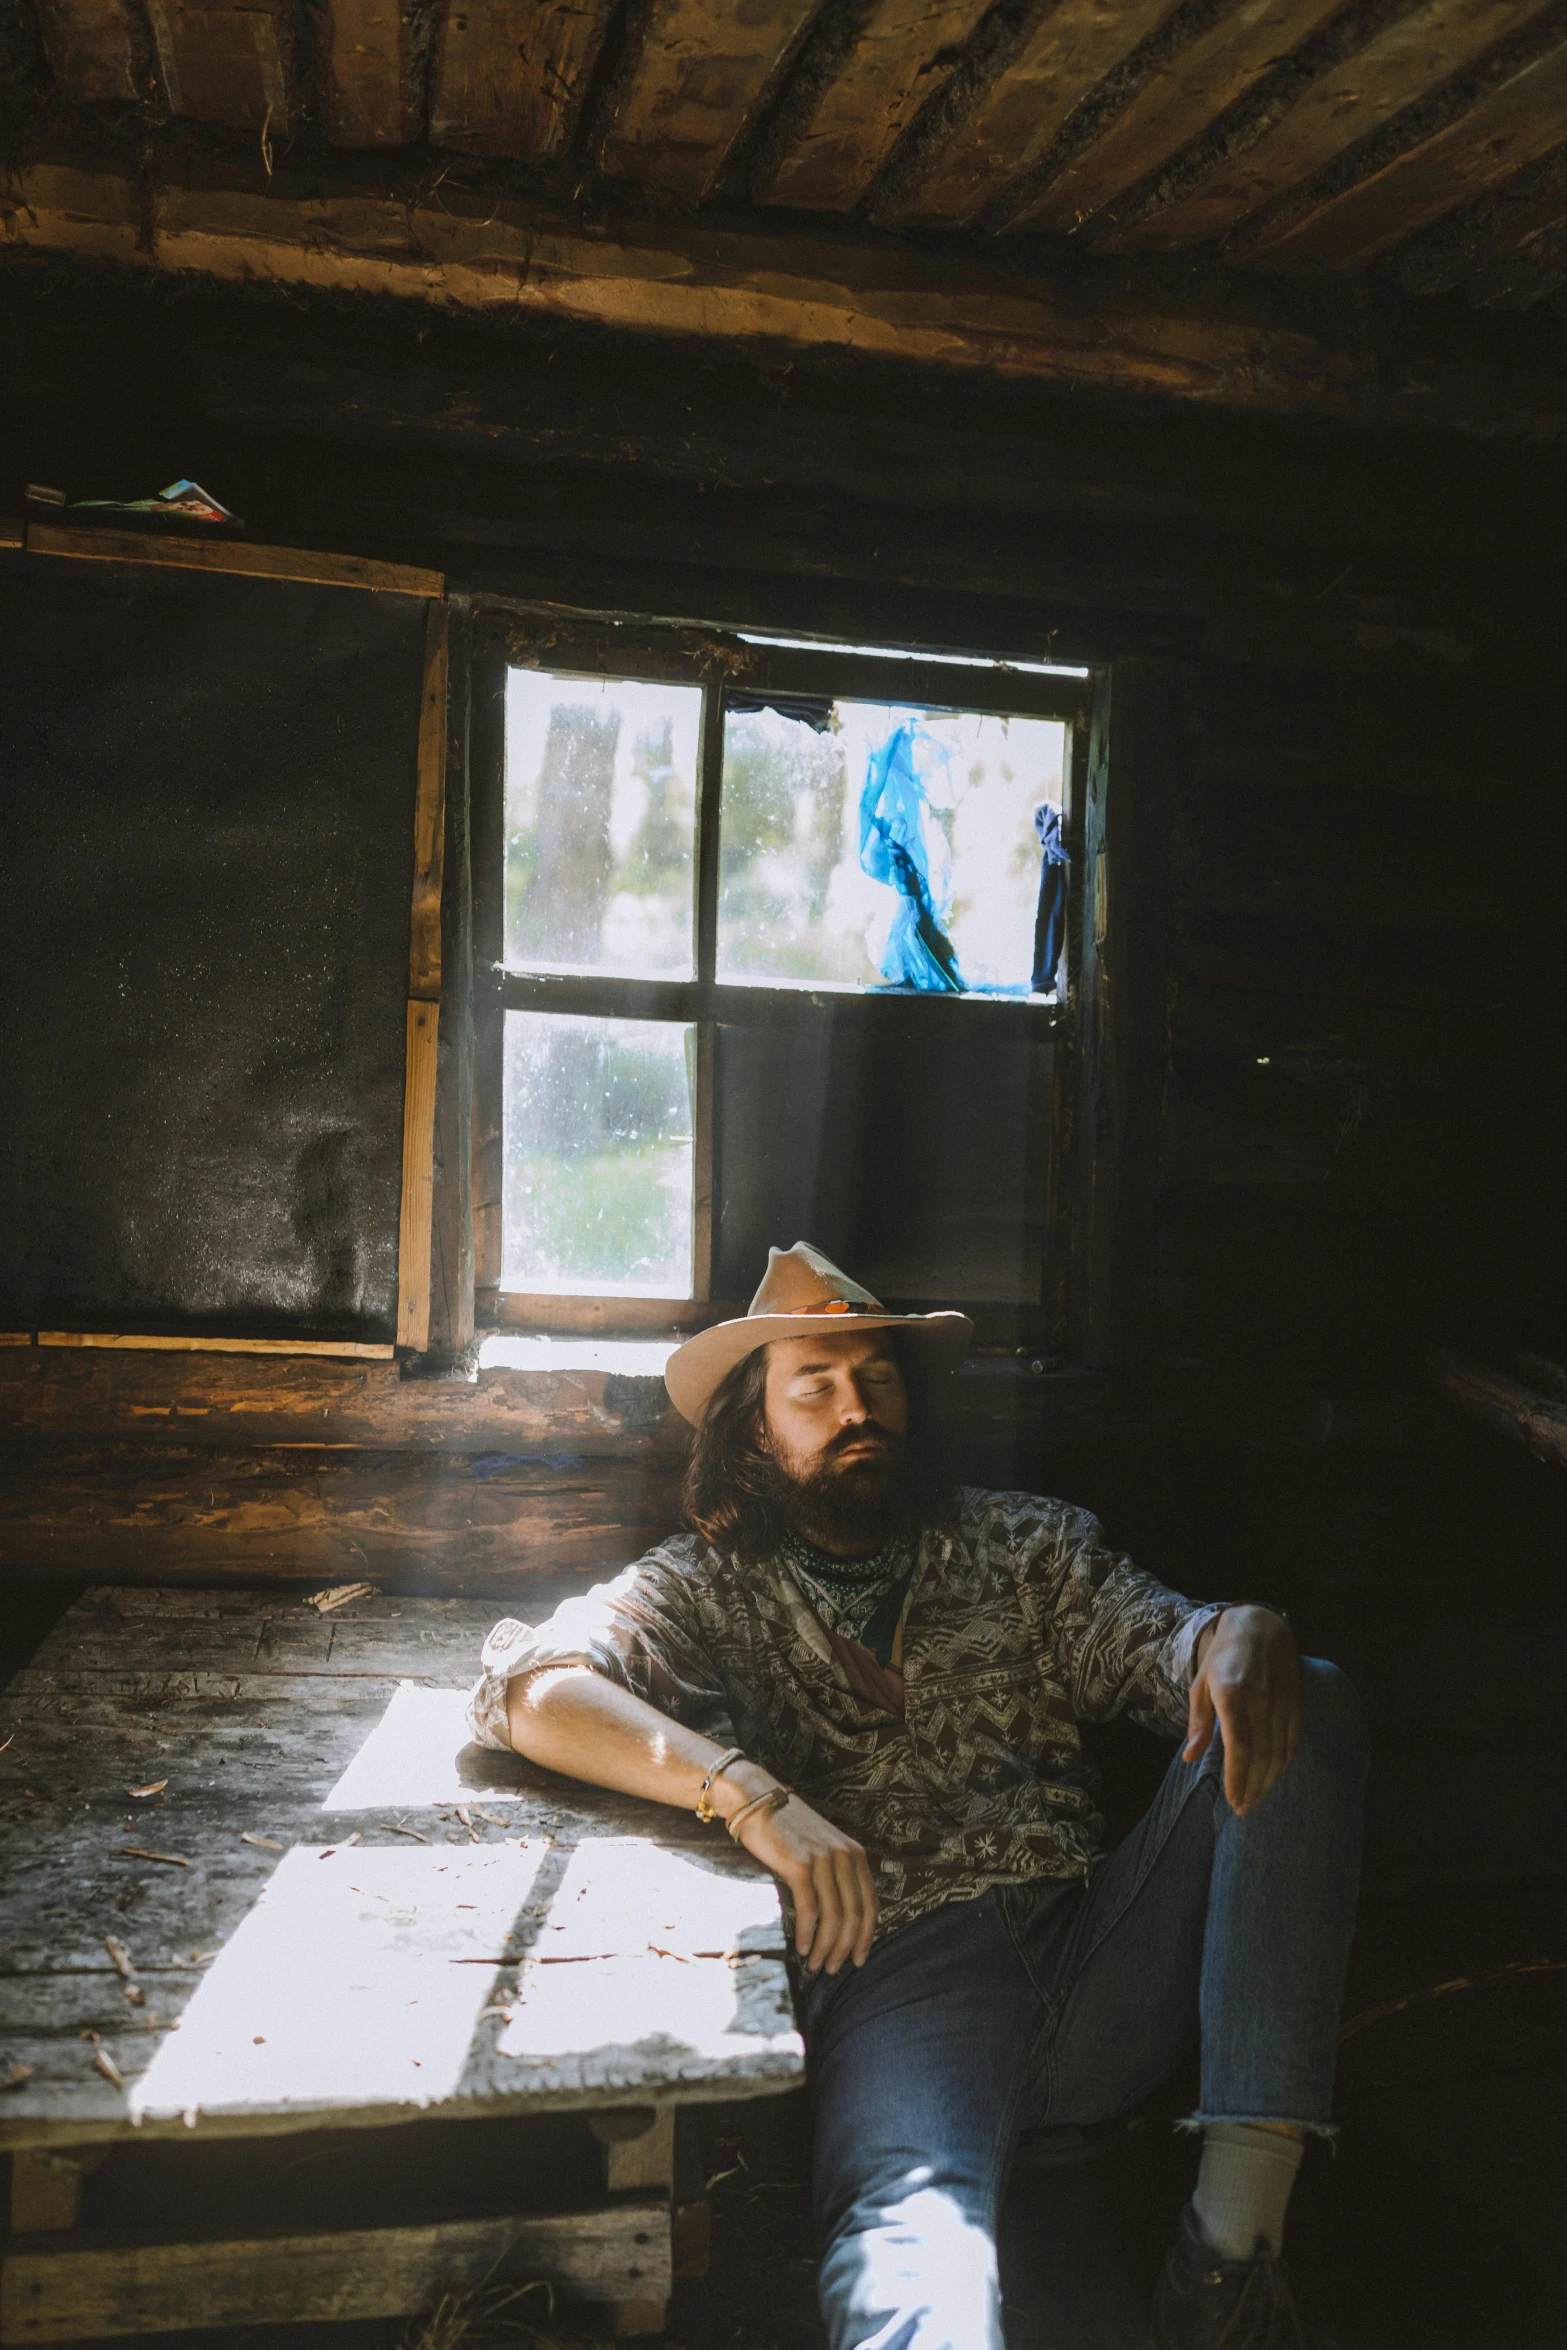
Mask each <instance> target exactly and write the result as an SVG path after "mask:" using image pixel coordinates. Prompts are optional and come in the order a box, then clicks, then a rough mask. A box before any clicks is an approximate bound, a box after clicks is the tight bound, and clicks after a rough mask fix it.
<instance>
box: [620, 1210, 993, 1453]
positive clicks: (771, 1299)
mask: <svg viewBox="0 0 1567 2350" xmlns="http://www.w3.org/2000/svg"><path fill="white" fill-rule="evenodd" d="M851 1315H852V1317H853V1319H854V1321H855V1323H856V1324H857V1326H858V1327H859V1328H860V1329H862V1330H906V1331H907V1332H908V1334H909V1337H910V1338H911V1339H912V1340H914V1341H915V1343H916V1344H918V1345H919V1346H920V1348H921V1349H922V1350H923V1352H924V1353H925V1355H926V1356H927V1357H928V1358H929V1360H930V1362H931V1364H932V1366H933V1368H935V1369H937V1370H941V1371H955V1370H956V1369H957V1367H958V1365H959V1363H960V1362H961V1361H962V1360H963V1357H964V1356H965V1355H966V1354H967V1353H968V1349H969V1341H970V1340H971V1339H972V1337H973V1335H974V1325H973V1323H972V1322H971V1321H970V1320H969V1318H968V1316H967V1314H950V1313H948V1314H889V1313H888V1311H887V1309H886V1307H885V1306H884V1305H883V1304H882V1302H881V1300H880V1298H875V1297H872V1295H871V1293H870V1291H869V1290H868V1289H862V1288H861V1287H860V1285H859V1283H858V1282H857V1281H851V1280H850V1279H849V1276H848V1274H847V1273H840V1272H839V1270H838V1267H837V1266H836V1265H835V1264H833V1263H832V1262H831V1260H830V1259H829V1258H827V1257H824V1256H823V1255H822V1253H821V1250H820V1249H816V1248H812V1246H811V1244H810V1242H809V1241H808V1240H797V1241H796V1242H795V1244H794V1246H793V1248H770V1249H769V1250H768V1252H767V1271H766V1272H765V1273H764V1274H763V1276H762V1286H761V1287H760V1289H759V1290H758V1291H757V1293H756V1295H755V1297H753V1298H752V1300H751V1303H750V1305H749V1306H748V1307H747V1308H746V1310H745V1313H744V1314H743V1315H742V1316H741V1318H740V1320H739V1321H738V1322H715V1323H714V1324H713V1327H712V1328H711V1330H702V1331H699V1332H698V1333H697V1335H696V1337H695V1338H688V1339H687V1340H686V1343H685V1345H684V1346H678V1347H676V1349H675V1351H674V1353H673V1354H672V1355H671V1356H670V1358H669V1361H668V1362H667V1363H666V1364H665V1366H664V1384H665V1386H666V1387H667V1388H668V1389H669V1393H670V1397H671V1400H672V1401H673V1403H674V1406H675V1409H676V1411H677V1412H679V1413H681V1414H682V1415H683V1416H684V1417H685V1418H686V1419H688V1420H689V1421H690V1422H691V1425H692V1427H693V1428H699V1427H700V1426H701V1424H702V1415H703V1413H704V1412H705V1411H706V1410H707V1407H708V1405H709V1403H710V1402H711V1401H712V1397H713V1390H714V1389H715V1388H716V1387H717V1386H718V1385H719V1383H720V1381H721V1380H723V1379H725V1378H726V1377H727V1376H728V1374H729V1373H730V1372H731V1371H732V1370H733V1369H734V1367H735V1365H736V1363H741V1362H744V1360H745V1358H746V1356H747V1355H748V1354H754V1353H755V1352H756V1349H757V1348H758V1347H759V1346H765V1345H766V1344H767V1342H768V1340H769V1339H770V1338H805V1337H808V1336H809V1334H810V1333H811V1331H813V1330H842V1329H843V1327H844V1325H845V1323H846V1321H847V1320H848V1318H849V1317H850V1316H851Z"/></svg>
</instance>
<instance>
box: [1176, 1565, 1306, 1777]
mask: <svg viewBox="0 0 1567 2350" xmlns="http://www.w3.org/2000/svg"><path fill="white" fill-rule="evenodd" d="M1197 1655H1198V1666H1197V1671H1196V1673H1195V1674H1194V1676H1193V1679H1192V1692H1191V1704H1190V1708H1189V1712H1188V1717H1187V1725H1186V1744H1185V1745H1184V1746H1183V1747H1182V1749H1181V1760H1182V1761H1183V1762H1196V1761H1197V1760H1198V1758H1199V1757H1200V1756H1202V1755H1204V1754H1206V1753H1207V1751H1208V1748H1209V1746H1210V1744H1211V1743H1212V1739H1213V1732H1214V1725H1215V1723H1217V1725H1218V1727H1219V1728H1220V1729H1221V1730H1222V1731H1223V1733H1224V1793H1225V1799H1226V1801H1227V1802H1228V1804H1229V1806H1230V1809H1231V1811H1233V1812H1237V1813H1239V1814H1240V1816H1241V1817H1242V1818H1243V1819H1244V1817H1245V1816H1246V1814H1247V1812H1249V1811H1255V1810H1256V1808H1257V1806H1258V1804H1259V1803H1261V1801H1262V1799H1263V1797H1264V1796H1265V1795H1266V1794H1267V1793H1268V1790H1269V1789H1270V1788H1271V1787H1273V1786H1275V1785H1276V1784H1277V1782H1278V1781H1279V1780H1280V1779H1281V1778H1282V1777H1283V1776H1284V1773H1285V1772H1286V1771H1287V1770H1288V1768H1289V1766H1290V1764H1291V1762H1292V1761H1293V1760H1294V1756H1295V1749H1296V1747H1297V1746H1298V1745H1299V1744H1300V1722H1301V1700H1300V1658H1299V1655H1298V1654H1297V1652H1296V1648H1295V1635H1294V1634H1293V1632H1291V1630H1290V1628H1289V1626H1288V1624H1286V1622H1285V1621H1284V1618H1283V1617H1282V1616H1276V1615H1275V1614H1274V1613H1273V1611H1272V1609H1271V1608H1265V1607H1229V1608H1226V1609H1225V1611H1224V1613H1223V1615H1222V1616H1220V1617H1219V1618H1218V1620H1217V1622H1215V1623H1213V1624H1210V1625H1209V1626H1208V1628H1207V1630H1206V1631H1205V1632H1204V1633H1203V1635H1202V1638H1201V1640H1200V1641H1199V1643H1198V1648H1197Z"/></svg>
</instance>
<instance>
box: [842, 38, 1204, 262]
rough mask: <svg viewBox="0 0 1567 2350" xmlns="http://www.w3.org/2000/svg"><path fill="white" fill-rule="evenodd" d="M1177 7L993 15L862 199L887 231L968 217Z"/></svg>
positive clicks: (1033, 161) (1027, 164)
mask: <svg viewBox="0 0 1567 2350" xmlns="http://www.w3.org/2000/svg"><path fill="white" fill-rule="evenodd" d="M1176 5H1177V0H1120V4H1119V5H1118V6H1116V7H1106V6H1105V5H1104V0H1053V4H1052V0H1039V4H1038V5H1036V6H1034V7H1033V8H1031V9H1027V10H1024V11H1019V10H1017V9H1012V10H1008V11H1006V12H1005V13H1004V14H1003V12H1002V11H1000V10H997V11H995V12H993V19H992V23H991V25H990V26H989V27H987V28H986V33H985V34H984V35H982V36H981V38H980V39H978V40H976V41H975V43H974V44H973V46H972V49H971V51H970V55H969V57H968V59H967V60H966V61H965V64H964V66H963V67H962V68H961V69H960V70H959V71H958V72H957V73H955V74H954V75H953V76H952V79H951V80H950V82H949V83H948V85H947V88H946V90H945V91H944V92H943V93H942V94H941V96H940V97H939V98H938V100H937V101H936V102H935V103H934V104H933V105H932V106H931V107H930V108H928V109H926V110H925V111H924V113H922V115H921V117H920V120H919V122H918V123H917V124H916V125H915V128H914V131H913V133H912V134H911V136H910V139H909V141H908V143H907V146H906V148H905V151H904V153H903V154H902V155H901V156H898V157H895V158H894V161H893V165H892V168H891V171H890V173H889V176H888V184H887V185H886V186H885V187H884V189H883V190H881V191H880V192H879V193H878V194H877V196H875V197H874V198H873V200H872V210H873V214H874V217H875V218H876V220H877V221H878V222H880V223H881V224H882V225H884V226H886V227H889V228H911V227H917V226H938V225H951V224H953V223H955V222H963V221H970V220H974V219H977V217H978V216H979V214H980V213H982V212H983V211H985V210H986V208H987V207H988V206H989V205H990V204H992V203H993V202H994V201H995V199H996V198H997V197H998V196H1000V195H1002V194H1003V193H1004V192H1005V189H1006V187H1007V186H1008V184H1009V183H1010V182H1011V181H1012V180H1014V179H1016V178H1017V177H1018V176H1019V175H1020V174H1021V173H1025V172H1029V171H1032V170H1033V169H1034V167H1035V166H1036V165H1037V164H1038V163H1039V162H1040V161H1041V159H1042V158H1043V157H1044V156H1045V155H1047V154H1048V153H1049V152H1050V150H1051V148H1052V147H1053V146H1054V145H1055V142H1056V140H1057V139H1058V138H1059V137H1060V135H1061V131H1062V129H1063V127H1064V125H1065V123H1066V120H1067V117H1068V116H1069V115H1070V114H1071V112H1072V110H1073V108H1074V107H1075V106H1076V105H1078V103H1079V102H1080V101H1081V100H1082V99H1083V98H1084V97H1086V96H1087V94H1088V92H1089V91H1090V90H1092V89H1093V88H1095V86H1096V85H1097V84H1098V83H1100V82H1102V81H1103V80H1104V78H1105V76H1106V75H1107V74H1109V73H1111V72H1113V71H1114V69H1115V68H1116V67H1117V66H1119V65H1122V64H1123V63H1124V62H1125V60H1126V59H1127V58H1128V57H1130V55H1131V54H1132V51H1133V50H1134V49H1136V48H1137V47H1138V45H1139V44H1140V43H1141V42H1142V41H1144V40H1146V39H1147V37H1148V35H1149V34H1150V33H1152V32H1155V31H1156V30H1157V29H1158V27H1159V26H1160V25H1162V24H1163V23H1164V21H1165V19H1166V18H1167V17H1169V16H1170V15H1172V14H1173V13H1174V9H1175V7H1176Z"/></svg>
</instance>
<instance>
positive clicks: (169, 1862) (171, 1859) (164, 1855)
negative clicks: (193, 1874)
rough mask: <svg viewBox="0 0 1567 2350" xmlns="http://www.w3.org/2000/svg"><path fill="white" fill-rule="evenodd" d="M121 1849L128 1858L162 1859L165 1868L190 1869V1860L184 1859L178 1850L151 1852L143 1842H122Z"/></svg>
mask: <svg viewBox="0 0 1567 2350" xmlns="http://www.w3.org/2000/svg"><path fill="white" fill-rule="evenodd" d="M120 1850H121V1851H122V1852H123V1853H124V1854H125V1857H126V1859H127V1860H161V1861H162V1862H163V1864H164V1866H165V1868H171V1869H188V1868H189V1867H190V1862H189V1861H188V1860H182V1859H181V1858H180V1856H179V1854H178V1853H177V1852H149V1851H148V1850H147V1849H146V1847H145V1846H144V1845H141V1844H122V1845H121V1846H120Z"/></svg>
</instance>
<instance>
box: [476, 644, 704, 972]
mask: <svg viewBox="0 0 1567 2350" xmlns="http://www.w3.org/2000/svg"><path fill="white" fill-rule="evenodd" d="M701 723H702V692H701V688H700V687H699V686H694V685H649V684H646V683H644V682H640V681H638V680H637V679H634V678H623V677H612V678H598V677H559V676H553V675H550V674H549V673H547V672H544V671H540V670H536V669H513V670H512V671H511V672H510V673H509V675H508V678H507V683H506V963H507V968H508V969H509V970H513V971H614V972H621V973H625V974H629V975H630V976H632V977H635V978H644V979H646V978H659V979H689V978H690V977H691V976H692V970H693V964H692V912H691V900H692V868H693V853H694V844H695V838H696V754H697V742H698V739H699V737H700V733H701Z"/></svg>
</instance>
